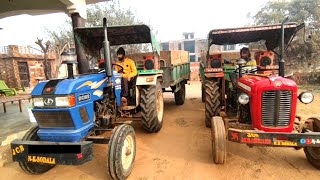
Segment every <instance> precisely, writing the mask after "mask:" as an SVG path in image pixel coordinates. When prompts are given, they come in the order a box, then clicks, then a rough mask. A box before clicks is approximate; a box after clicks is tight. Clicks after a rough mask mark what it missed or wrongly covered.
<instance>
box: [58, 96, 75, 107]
mask: <svg viewBox="0 0 320 180" xmlns="http://www.w3.org/2000/svg"><path fill="white" fill-rule="evenodd" d="M74 105H76V98H75V96H74V95H70V96H64V97H56V106H57V107H69V106H74Z"/></svg>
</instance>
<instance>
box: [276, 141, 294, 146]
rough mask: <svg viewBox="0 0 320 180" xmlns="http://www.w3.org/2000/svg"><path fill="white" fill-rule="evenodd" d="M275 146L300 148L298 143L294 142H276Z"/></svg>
mask: <svg viewBox="0 0 320 180" xmlns="http://www.w3.org/2000/svg"><path fill="white" fill-rule="evenodd" d="M273 145H275V146H298V143H297V142H293V141H274V142H273Z"/></svg>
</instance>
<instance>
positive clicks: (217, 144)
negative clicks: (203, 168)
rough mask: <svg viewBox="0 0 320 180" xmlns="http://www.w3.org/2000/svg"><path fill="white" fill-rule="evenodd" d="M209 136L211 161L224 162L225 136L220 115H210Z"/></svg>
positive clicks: (225, 156) (225, 155)
mask: <svg viewBox="0 0 320 180" xmlns="http://www.w3.org/2000/svg"><path fill="white" fill-rule="evenodd" d="M211 138H212V140H211V142H212V155H213V161H214V163H216V164H224V163H225V162H226V159H227V138H226V130H225V126H224V122H223V120H222V118H221V117H220V116H214V117H212V120H211Z"/></svg>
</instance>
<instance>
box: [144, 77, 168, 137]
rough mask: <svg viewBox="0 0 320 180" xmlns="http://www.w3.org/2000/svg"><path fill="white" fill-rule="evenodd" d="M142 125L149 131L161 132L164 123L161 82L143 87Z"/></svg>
mask: <svg viewBox="0 0 320 180" xmlns="http://www.w3.org/2000/svg"><path fill="white" fill-rule="evenodd" d="M140 97H141V103H140V106H141V114H142V126H143V128H144V129H146V130H147V131H149V132H159V131H160V129H161V127H162V123H163V110H164V103H163V93H162V88H161V84H160V82H157V84H156V85H155V86H143V87H142V88H141V96H140Z"/></svg>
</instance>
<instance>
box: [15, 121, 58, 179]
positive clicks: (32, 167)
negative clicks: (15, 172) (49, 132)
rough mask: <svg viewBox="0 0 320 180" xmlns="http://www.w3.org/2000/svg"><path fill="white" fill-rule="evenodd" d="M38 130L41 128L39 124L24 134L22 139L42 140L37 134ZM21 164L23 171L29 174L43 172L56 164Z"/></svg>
mask: <svg viewBox="0 0 320 180" xmlns="http://www.w3.org/2000/svg"><path fill="white" fill-rule="evenodd" d="M38 130H39V126H34V127H32V128H31V129H30V130H29V131H27V133H26V134H25V135H24V136H23V138H22V140H23V141H40V138H39V136H38V134H37V132H38ZM19 166H20V167H21V169H22V170H23V171H25V172H27V173H29V174H42V173H45V172H47V171H49V170H50V169H52V168H53V167H54V166H55V165H51V164H43V163H30V162H19Z"/></svg>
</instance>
